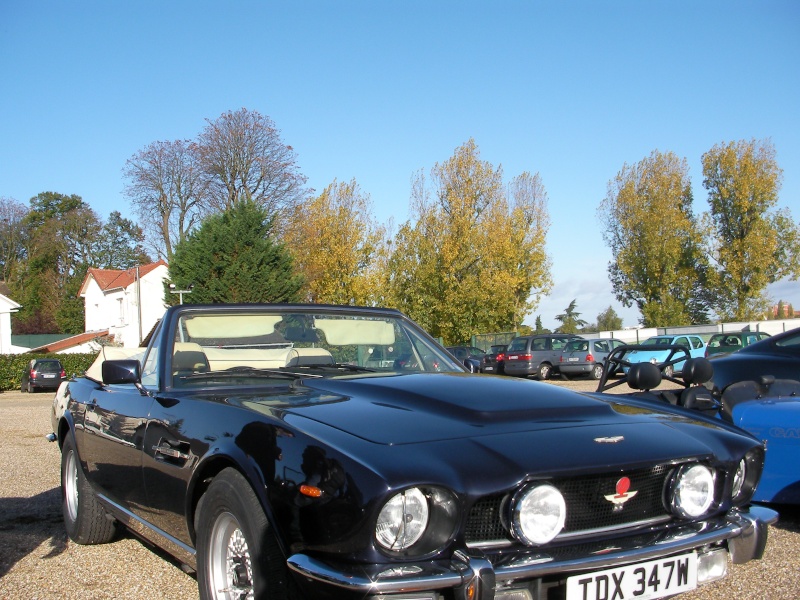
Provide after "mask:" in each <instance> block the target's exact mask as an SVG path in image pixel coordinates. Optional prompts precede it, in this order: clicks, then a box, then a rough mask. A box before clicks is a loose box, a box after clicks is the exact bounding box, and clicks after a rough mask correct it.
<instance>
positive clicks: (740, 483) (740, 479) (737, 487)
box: [731, 459, 747, 499]
mask: <svg viewBox="0 0 800 600" xmlns="http://www.w3.org/2000/svg"><path fill="white" fill-rule="evenodd" d="M745 479H747V461H746V460H745V459H742V460H740V461H739V466H738V467H737V468H736V472H735V473H734V474H733V486H732V488H731V498H734V499H735V498H738V497H739V496H740V495H741V493H742V489H743V488H744V482H745Z"/></svg>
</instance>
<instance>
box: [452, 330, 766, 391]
mask: <svg viewBox="0 0 800 600" xmlns="http://www.w3.org/2000/svg"><path fill="white" fill-rule="evenodd" d="M768 337H769V334H767V333H764V332H760V331H753V332H750V331H743V332H733V333H718V334H714V335H713V336H711V338H710V339H709V341H708V343H706V342H705V341H704V340H703V338H702V337H700V336H699V335H689V334H681V335H656V336H653V337H650V338H648V339H647V340H645V341H644V342H642V343H641V344H638V345H637V346H639V348H637V349H636V350H633V351H631V353H630V354H629V355H627V357H626V360H627V361H628V362H630V363H639V362H649V363H652V364H661V363H664V362H666V361H667V358H668V357H670V356H671V352H672V350H671V349H672V348H674V347H676V346H679V347H681V348H686V350H687V352H688V356H687V354H686V353H681V356H680V358H681V360H677V361H676V362H675V364H673V365H668V366H667V367H666V368H665V372H664V376H666V377H671V376H673V375H674V374H679V373H681V371H682V369H683V365H684V363H685V360H684V359H685V358H697V357H701V356H705V357H708V356H711V355H714V354H722V353H726V354H727V353H730V352H735V351H736V350H739V349H741V348H744V347H747V346H748V345H750V344H752V343H754V342H757V341H760V340H763V339H766V338H768ZM625 344H626V342H623V341H622V340H619V339H616V338H585V337H581V336H579V335H575V334H560V333H552V334H535V335H527V336H519V337H516V338H514V339H513V340H512V341H511V343H510V344H508V345H506V344H500V345H494V346H492V347H491V349H490V350H489V352H485V351H484V350H482V349H480V348H477V347H475V346H449V347H448V348H447V349H448V350H449V351H450V353H451V354H453V356H455V357H456V358H457V359H458V360H459V361H460V362H461V363H463V364H464V365H465V366H466V367H467V368H468V369H470V370H471V371H472V372H481V373H490V374H499V375H502V374H506V375H513V376H517V377H533V378H536V379H541V380H544V379H549V378H550V377H552V376H553V375H556V374H562V375H564V376H566V377H576V376H577V377H582V376H588V377H591V378H592V379H600V376H601V374H602V372H603V362H604V360H605V359H606V357H607V356H608V355H609V353H610V352H611V351H612V350H614V349H615V348H618V347H619V346H623V345H625Z"/></svg>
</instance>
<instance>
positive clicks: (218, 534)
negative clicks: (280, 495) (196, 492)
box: [195, 468, 297, 600]
mask: <svg viewBox="0 0 800 600" xmlns="http://www.w3.org/2000/svg"><path fill="white" fill-rule="evenodd" d="M195 529H196V531H197V587H198V590H199V592H200V598H201V600H245V599H246V600H254V599H258V598H265V599H266V598H268V599H269V600H289V599H290V598H296V597H297V596H296V595H295V592H294V588H293V587H292V585H291V581H290V580H289V573H288V570H287V568H286V559H285V557H284V556H283V553H282V552H281V550H280V548H279V547H278V542H277V539H276V538H275V534H274V532H273V530H272V527H271V526H270V524H269V521H268V520H267V517H266V515H265V514H264V510H263V509H262V508H261V504H260V503H259V501H258V498H257V497H256V495H255V493H254V492H253V489H252V488H251V487H250V484H249V483H248V482H247V480H246V479H245V478H244V477H243V476H242V475H241V473H239V472H238V471H237V470H236V469H233V468H228V469H224V470H223V471H221V472H220V474H219V475H217V476H216V477H215V478H214V480H213V481H212V482H211V485H209V486H208V490H206V493H205V494H203V497H202V498H200V502H199V503H198V505H197V513H196V516H195Z"/></svg>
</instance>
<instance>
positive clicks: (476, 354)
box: [447, 346, 486, 373]
mask: <svg viewBox="0 0 800 600" xmlns="http://www.w3.org/2000/svg"><path fill="white" fill-rule="evenodd" d="M447 351H448V352H449V353H450V354H452V355H453V356H455V357H456V358H457V359H458V360H459V361H460V362H461V363H462V364H463V365H464V366H465V367H467V368H468V369H469V370H470V371H471V372H472V373H477V372H478V371H480V369H481V363H483V357H484V356H485V355H486V352H484V351H483V350H481V349H480V348H476V347H475V346H448V347H447Z"/></svg>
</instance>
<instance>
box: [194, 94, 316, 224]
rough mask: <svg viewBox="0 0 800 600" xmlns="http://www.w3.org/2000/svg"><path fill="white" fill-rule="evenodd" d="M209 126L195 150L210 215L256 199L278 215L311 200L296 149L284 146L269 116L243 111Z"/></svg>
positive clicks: (270, 211) (223, 115)
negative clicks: (298, 163) (203, 175)
mask: <svg viewBox="0 0 800 600" xmlns="http://www.w3.org/2000/svg"><path fill="white" fill-rule="evenodd" d="M207 122H208V125H207V126H206V128H205V129H204V130H203V131H202V133H201V134H200V136H199V137H198V141H197V144H196V149H197V155H198V157H199V160H200V164H201V167H202V169H203V171H204V174H205V177H206V183H207V184H208V191H209V194H208V196H207V199H208V209H209V210H210V211H216V210H227V209H229V208H231V207H232V206H233V205H234V204H236V203H237V202H238V201H240V200H252V201H254V202H255V203H256V204H258V205H259V206H262V207H263V208H264V209H266V210H267V212H268V213H270V214H273V215H279V214H280V213H281V212H283V210H284V209H288V208H291V207H293V206H294V205H295V204H296V203H297V202H298V201H299V200H301V199H303V198H304V197H305V196H306V194H307V191H306V190H305V189H304V187H303V186H304V185H305V183H306V177H304V176H303V175H301V174H300V171H299V169H298V167H297V164H296V161H295V154H294V150H293V148H292V147H291V146H287V145H286V144H284V143H283V141H282V140H281V137H280V132H279V131H278V130H277V128H276V127H275V124H274V123H273V122H272V120H271V119H270V118H269V117H265V116H263V115H261V114H259V113H258V112H256V111H249V110H247V109H245V108H242V109H240V110H238V111H236V112H231V111H228V112H226V113H224V114H222V115H221V116H220V117H219V118H218V119H217V120H216V121H210V120H209V121H207Z"/></svg>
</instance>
